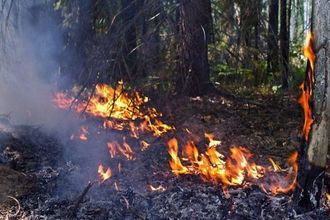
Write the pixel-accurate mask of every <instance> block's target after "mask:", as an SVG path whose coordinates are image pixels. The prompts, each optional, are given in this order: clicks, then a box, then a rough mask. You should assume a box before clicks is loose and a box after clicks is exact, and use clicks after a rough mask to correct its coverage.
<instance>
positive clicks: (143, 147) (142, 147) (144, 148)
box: [140, 141, 150, 151]
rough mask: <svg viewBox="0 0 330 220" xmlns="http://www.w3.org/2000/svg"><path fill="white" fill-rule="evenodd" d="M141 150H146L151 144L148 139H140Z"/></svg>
mask: <svg viewBox="0 0 330 220" xmlns="http://www.w3.org/2000/svg"><path fill="white" fill-rule="evenodd" d="M140 146H141V151H145V150H147V149H148V148H149V146H150V144H149V143H148V142H146V141H140Z"/></svg>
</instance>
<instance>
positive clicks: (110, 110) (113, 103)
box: [52, 81, 174, 139]
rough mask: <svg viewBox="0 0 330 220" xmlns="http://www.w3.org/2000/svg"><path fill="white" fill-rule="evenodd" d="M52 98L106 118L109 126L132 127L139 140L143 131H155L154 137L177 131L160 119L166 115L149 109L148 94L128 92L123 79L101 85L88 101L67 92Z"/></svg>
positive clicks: (59, 104)
mask: <svg viewBox="0 0 330 220" xmlns="http://www.w3.org/2000/svg"><path fill="white" fill-rule="evenodd" d="M52 101H53V103H54V105H55V106H57V107H58V108H61V109H70V108H71V109H73V110H74V111H76V112H78V113H82V112H84V113H86V114H87V115H90V116H93V117H99V118H103V119H104V122H103V128H105V129H107V128H111V129H115V130H124V129H128V130H130V131H131V136H132V137H134V138H136V139H138V138H139V135H140V133H141V132H151V133H152V134H153V135H154V136H156V137H160V136H162V135H163V134H165V133H167V132H169V131H172V130H174V127H173V126H170V125H167V124H165V123H163V122H162V121H160V120H159V119H158V118H159V117H161V116H162V114H161V113H159V112H158V111H157V110H156V109H155V108H145V106H144V105H145V104H146V103H147V102H149V98H148V97H143V96H141V95H140V94H139V93H138V92H135V93H131V94H129V93H127V92H125V89H124V83H123V82H122V81H119V82H118V85H117V86H116V87H115V88H112V87H111V86H109V85H107V84H97V85H96V86H95V92H94V93H93V94H92V95H90V97H89V98H88V99H87V100H81V101H78V100H77V99H75V98H73V97H71V96H70V95H68V94H66V93H63V92H59V93H56V94H55V95H54V97H53V100H52ZM110 118H111V120H110ZM137 120H139V121H141V122H140V124H139V125H136V123H135V121H137ZM127 121H129V122H127Z"/></svg>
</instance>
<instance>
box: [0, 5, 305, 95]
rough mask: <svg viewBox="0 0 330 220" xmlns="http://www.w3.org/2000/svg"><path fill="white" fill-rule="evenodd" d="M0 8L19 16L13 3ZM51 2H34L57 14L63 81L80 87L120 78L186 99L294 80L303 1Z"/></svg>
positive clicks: (302, 28) (287, 83)
mask: <svg viewBox="0 0 330 220" xmlns="http://www.w3.org/2000/svg"><path fill="white" fill-rule="evenodd" d="M4 2H6V3H5V4H2V5H6V7H10V6H9V5H10V4H9V3H12V4H13V5H14V6H15V7H13V9H12V12H15V13H16V11H19V10H16V9H17V8H19V7H17V6H18V5H19V2H18V1H15V0H13V1H8V2H7V1H4V0H3V1H2V3H4ZM54 2H55V3H54ZM54 2H52V1H42V0H40V1H37V3H39V4H41V5H43V4H46V5H48V6H49V7H51V8H53V9H54V10H53V16H54V17H56V18H57V22H58V27H59V29H60V30H59V31H61V32H62V33H63V42H64V52H65V53H63V56H62V57H61V58H60V60H61V74H62V75H65V76H67V77H68V78H71V79H72V81H73V82H74V83H77V84H80V85H83V86H84V87H86V86H92V85H94V84H95V83H97V82H99V81H103V82H109V83H113V82H116V81H118V80H119V79H123V80H124V81H126V82H128V83H133V84H134V85H137V86H139V85H153V86H152V87H155V89H156V90H158V89H160V90H161V91H165V92H169V93H172V92H175V93H178V94H187V95H200V94H203V93H206V92H208V91H212V90H213V88H214V86H213V85H212V82H219V83H220V84H221V83H222V84H224V85H226V84H227V83H228V79H229V82H231V81H232V79H234V81H235V82H236V81H237V80H236V79H239V83H242V84H245V81H246V80H247V79H248V80H250V79H252V80H250V81H253V86H258V85H262V84H270V85H281V86H282V88H283V89H287V88H288V87H289V86H290V83H291V82H292V79H294V78H296V75H295V72H296V71H293V69H294V68H298V67H299V64H297V63H298V62H297V60H298V61H299V57H298V56H297V55H296V54H297V52H296V51H298V47H295V45H301V44H302V41H303V38H304V35H305V30H306V29H307V28H308V25H309V24H308V20H309V19H308V17H306V15H307V14H309V12H310V8H309V5H308V4H306V3H304V1H302V0H282V1H279V0H267V1H262V0H248V1H246V0H233V1H229V0H223V1H218V0H205V1H204V0H203V1H202V0H165V1H161V0H88V1H79V0H54ZM3 7H4V6H3ZM44 8H45V7H39V8H35V9H34V12H36V10H37V11H38V10H44ZM14 9H15V10H14ZM6 11H8V10H6ZM9 11H10V10H9ZM1 12H2V13H1V18H3V19H2V20H6V17H7V15H6V14H4V13H3V12H4V10H3V9H2V10H1ZM13 17H15V16H13ZM5 23H6V22H2V23H1V27H2V28H1V30H4V28H3V27H4V26H5ZM292 45H293V46H292ZM290 46H291V47H290ZM292 54H293V56H292Z"/></svg>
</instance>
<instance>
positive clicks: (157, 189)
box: [149, 185, 166, 192]
mask: <svg viewBox="0 0 330 220" xmlns="http://www.w3.org/2000/svg"><path fill="white" fill-rule="evenodd" d="M149 189H150V191H152V192H165V191H166V188H165V187H163V186H162V185H159V186H157V187H155V186H152V185H149Z"/></svg>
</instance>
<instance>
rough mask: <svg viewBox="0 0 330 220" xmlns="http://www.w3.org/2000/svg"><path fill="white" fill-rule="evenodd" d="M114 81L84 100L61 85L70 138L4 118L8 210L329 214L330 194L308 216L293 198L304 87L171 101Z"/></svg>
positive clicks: (94, 214) (152, 215)
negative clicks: (72, 119)
mask: <svg viewBox="0 0 330 220" xmlns="http://www.w3.org/2000/svg"><path fill="white" fill-rule="evenodd" d="M114 88H115V89H113V88H112V87H109V86H106V85H99V86H98V87H96V91H95V93H94V94H93V95H92V96H90V94H88V93H86V94H85V95H84V94H83V95H82V97H83V98H82V99H78V100H76V101H75V95H74V94H70V92H64V93H56V94H55V95H54V98H53V100H52V102H53V104H54V105H55V106H57V107H58V108H60V109H62V110H63V111H67V109H68V108H71V110H72V111H73V112H76V115H78V118H79V120H81V124H80V125H79V126H78V127H76V128H73V129H72V130H71V132H67V131H65V134H66V136H67V137H66V139H65V141H62V139H61V141H58V139H57V136H56V135H54V134H53V133H52V132H51V131H48V132H44V129H42V128H40V127H30V126H12V125H10V122H9V121H8V120H7V118H6V117H5V116H3V117H2V121H1V143H2V145H1V162H2V165H1V167H0V172H1V173H3V174H6V175H2V176H6V178H3V177H2V178H3V179H1V185H2V187H1V189H3V190H2V191H1V194H2V197H1V198H2V203H1V204H2V205H1V214H2V215H3V216H6V215H7V216H10V215H13V216H14V215H15V216H19V217H34V218H35V219H41V218H43V217H48V218H60V219H66V218H77V219H124V218H126V219H136V218H141V219H160V218H168V219H176V218H187V219H188V218H209V219H212V218H218V219H221V218H222V219H257V218H260V219H284V218H297V219H306V218H307V219H308V218H310V219H314V218H319V219H327V216H328V214H329V210H328V207H329V204H328V203H326V201H324V205H323V206H322V208H320V209H319V210H316V211H314V212H311V213H307V214H304V215H298V214H296V213H295V212H294V209H293V208H294V207H293V205H292V204H291V196H290V192H291V191H292V189H291V188H290V187H293V185H294V184H295V182H294V180H295V172H296V170H295V169H296V168H295V163H294V162H295V160H294V159H295V158H294V155H295V154H294V153H293V152H295V151H296V150H297V149H298V146H299V142H300V140H299V138H298V137H299V136H301V124H302V121H303V118H302V115H301V110H300V108H299V104H298V102H297V98H296V97H297V96H298V95H297V94H294V93H288V94H287V95H286V96H285V98H284V99H283V97H258V96H254V97H253V99H248V98H244V99H243V98H240V99H239V98H234V97H232V96H230V95H223V94H222V95H220V94H213V95H208V96H204V97H197V98H183V97H181V98H180V97H177V98H175V99H173V100H169V101H167V102H162V101H161V100H158V101H153V100H156V99H155V98H153V97H151V98H150V99H149V98H146V97H143V96H142V95H141V94H139V93H126V91H125V89H124V85H123V83H122V82H120V83H119V84H117V86H116V87H114ZM84 97H89V99H87V98H86V99H84ZM110 97H111V98H110ZM113 97H117V98H115V100H118V102H117V104H115V103H116V102H113V100H114V99H113ZM88 100H89V101H88ZM72 103H73V104H72ZM164 103H166V105H164ZM86 106H87V107H86ZM155 106H156V108H155ZM109 109H110V110H111V111H110V112H114V115H109V114H108V113H107V114H104V112H109ZM156 109H157V110H156ZM159 110H161V111H162V113H160V112H159ZM82 112H84V113H82ZM109 116H112V117H109ZM62 135H63V134H61V137H62ZM176 143H178V144H177V145H176ZM186 143H188V144H187V145H186ZM185 145H186V146H185ZM235 146H236V147H235ZM176 148H178V150H177V152H176V151H175V149H176ZM197 151H198V155H197ZM212 152H213V154H212ZM235 152H236V153H237V152H238V153H239V154H238V156H237V154H235ZM290 152H291V153H293V154H292V155H293V157H291V159H290V160H289V162H287V161H288V160H287V159H288V158H289V157H290ZM252 154H253V155H252ZM176 156H177V157H176ZM269 158H272V160H270V159H269ZM178 160H180V164H181V167H178ZM238 160H239V161H238ZM244 160H245V161H244ZM274 161H276V162H277V163H278V164H276V165H272V162H274ZM175 162H176V163H175ZM223 167H224V168H223ZM237 168H240V169H239V170H237ZM222 173H224V174H222ZM212 174H213V175H212ZM224 177H225V178H224ZM279 184H280V185H279ZM274 186H275V189H273V188H272V187H274ZM279 186H281V187H282V188H281V187H279ZM8 192H10V193H8ZM324 200H325V198H324Z"/></svg>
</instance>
